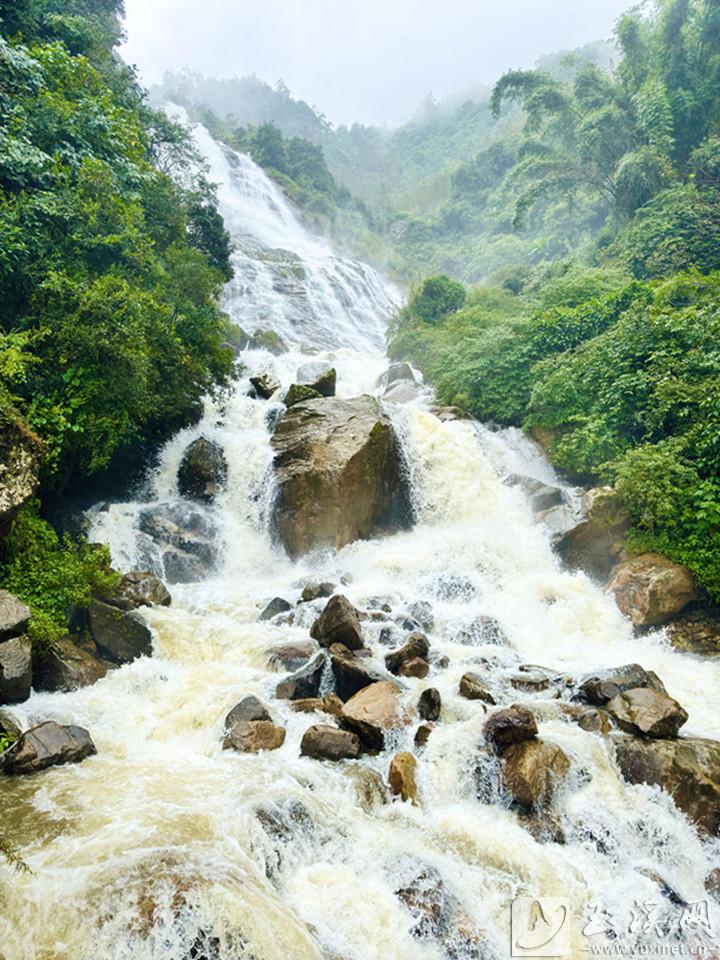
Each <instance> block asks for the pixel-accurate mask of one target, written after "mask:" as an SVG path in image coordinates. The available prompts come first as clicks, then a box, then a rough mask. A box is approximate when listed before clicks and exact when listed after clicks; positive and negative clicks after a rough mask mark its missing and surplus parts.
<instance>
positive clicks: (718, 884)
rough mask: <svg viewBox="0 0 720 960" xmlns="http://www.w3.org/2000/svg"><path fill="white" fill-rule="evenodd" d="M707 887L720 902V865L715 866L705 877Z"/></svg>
mask: <svg viewBox="0 0 720 960" xmlns="http://www.w3.org/2000/svg"><path fill="white" fill-rule="evenodd" d="M705 889H706V890H707V892H708V893H709V894H710V896H711V897H714V898H715V900H717V901H718V902H719V903H720V867H715V869H714V870H711V871H710V873H709V874H708V875H707V876H706V877H705Z"/></svg>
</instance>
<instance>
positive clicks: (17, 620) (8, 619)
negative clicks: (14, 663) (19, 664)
mask: <svg viewBox="0 0 720 960" xmlns="http://www.w3.org/2000/svg"><path fill="white" fill-rule="evenodd" d="M29 622H30V608H29V607H28V606H26V605H25V604H24V603H23V602H22V601H21V600H18V598H17V597H16V596H15V595H14V594H12V593H9V592H8V591H7V590H0V643H2V641H3V640H9V639H10V638H11V637H19V636H20V635H21V634H23V633H25V631H26V630H27V626H28V623H29Z"/></svg>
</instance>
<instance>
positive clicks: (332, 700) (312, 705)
mask: <svg viewBox="0 0 720 960" xmlns="http://www.w3.org/2000/svg"><path fill="white" fill-rule="evenodd" d="M290 706H291V707H292V709H293V710H295V712H296V713H314V712H315V711H316V710H317V711H319V712H320V713H329V714H330V715H331V716H333V717H338V716H340V713H341V712H342V708H343V702H342V700H341V699H340V697H338V695H337V694H335V693H331V694H329V695H328V696H327V697H309V698H308V699H307V700H293V701H292V702H291V704H290Z"/></svg>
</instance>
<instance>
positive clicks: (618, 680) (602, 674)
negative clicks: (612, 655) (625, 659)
mask: <svg viewBox="0 0 720 960" xmlns="http://www.w3.org/2000/svg"><path fill="white" fill-rule="evenodd" d="M639 687H647V688H648V689H649V690H657V692H658V693H667V690H666V689H665V687H664V685H663V683H662V680H661V679H660V677H658V675H657V674H656V673H654V672H653V671H652V670H644V669H643V668H642V667H641V666H640V664H638V663H628V664H626V665H625V666H622V667H611V668H610V669H608V670H600V671H598V672H597V673H594V674H590V675H589V676H587V677H585V678H584V679H583V680H582V681H581V683H580V685H579V687H578V693H577V699H578V700H582V701H583V702H585V703H591V704H593V706H596V707H604V706H605V704H606V703H609V702H610V700H612V699H613V698H614V697H617V696H618V694H620V693H625V691H626V690H636V689H638V688H639Z"/></svg>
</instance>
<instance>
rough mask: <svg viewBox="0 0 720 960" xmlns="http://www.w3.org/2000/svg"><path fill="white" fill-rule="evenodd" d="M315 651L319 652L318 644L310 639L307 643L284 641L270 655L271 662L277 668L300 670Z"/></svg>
mask: <svg viewBox="0 0 720 960" xmlns="http://www.w3.org/2000/svg"><path fill="white" fill-rule="evenodd" d="M314 653H317V645H316V644H314V643H312V642H311V641H308V642H307V643H284V644H282V646H279V647H275V648H274V649H273V651H272V653H271V655H270V664H271V666H273V667H275V668H276V669H282V670H299V669H300V667H303V666H305V664H306V663H307V662H308V660H309V659H310V658H311V657H312V655H313V654H314Z"/></svg>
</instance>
